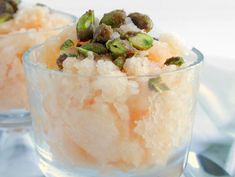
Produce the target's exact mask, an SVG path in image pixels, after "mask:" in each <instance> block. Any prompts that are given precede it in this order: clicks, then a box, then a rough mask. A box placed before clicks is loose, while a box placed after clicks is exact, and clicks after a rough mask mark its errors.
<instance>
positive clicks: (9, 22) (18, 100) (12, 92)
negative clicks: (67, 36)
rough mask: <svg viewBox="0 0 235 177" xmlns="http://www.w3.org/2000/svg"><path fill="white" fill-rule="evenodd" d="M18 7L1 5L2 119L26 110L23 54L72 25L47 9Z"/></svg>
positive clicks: (7, 1)
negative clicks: (11, 112)
mask: <svg viewBox="0 0 235 177" xmlns="http://www.w3.org/2000/svg"><path fill="white" fill-rule="evenodd" d="M18 3H19V2H18V1H17V0H1V1H0V115H3V116H4V115H5V114H6V115H7V114H8V113H9V112H10V111H12V110H19V109H20V110H22V109H23V110H27V109H28V102H27V96H26V95H27V94H26V86H25V77H24V71H23V65H22V55H23V53H24V52H25V51H26V50H28V49H29V48H31V47H32V46H34V45H36V44H39V43H42V42H44V41H45V40H46V39H47V38H49V37H50V36H52V35H56V34H58V33H59V32H60V31H61V30H62V27H65V26H66V25H68V24H71V23H73V21H75V17H73V16H70V15H66V14H63V13H60V12H56V11H53V10H51V9H49V8H48V7H46V6H42V5H34V6H27V7H23V6H22V7H21V6H20V7H18ZM9 9H10V10H9ZM11 9H12V11H11ZM13 9H14V11H13Z"/></svg>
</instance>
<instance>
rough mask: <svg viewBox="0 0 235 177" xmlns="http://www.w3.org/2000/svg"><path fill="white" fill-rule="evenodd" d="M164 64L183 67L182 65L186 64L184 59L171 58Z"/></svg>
mask: <svg viewBox="0 0 235 177" xmlns="http://www.w3.org/2000/svg"><path fill="white" fill-rule="evenodd" d="M164 64H165V65H176V66H181V65H182V64H184V59H183V58H182V57H171V58H168V59H167V60H166V61H165V63H164Z"/></svg>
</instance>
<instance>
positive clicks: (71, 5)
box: [24, 0, 235, 60]
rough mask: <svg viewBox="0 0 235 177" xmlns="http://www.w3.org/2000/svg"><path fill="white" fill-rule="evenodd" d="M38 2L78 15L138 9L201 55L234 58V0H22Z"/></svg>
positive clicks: (158, 26)
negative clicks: (194, 47) (90, 12)
mask: <svg viewBox="0 0 235 177" xmlns="http://www.w3.org/2000/svg"><path fill="white" fill-rule="evenodd" d="M24 2H27V3H36V2H40V3H43V4H46V5H49V6H50V7H53V8H55V9H59V10H63V11H65V12H68V13H71V14H74V15H81V14H82V13H83V12H84V11H85V10H87V9H94V10H96V11H97V13H100V14H102V13H103V12H105V11H108V10H111V9H115V8H124V9H126V10H129V11H141V12H144V13H147V14H149V15H150V16H151V18H152V19H154V22H155V27H156V28H157V29H158V28H161V30H163V31H171V32H172V31H173V32H176V33H178V34H179V35H180V36H182V37H183V38H184V39H185V41H187V42H188V43H189V44H190V45H194V46H197V47H198V48H200V50H201V51H202V52H203V53H204V54H205V55H210V56H211V55H213V56H223V57H224V56H226V57H229V58H233V59H234V60H235V52H234V50H235V44H234V40H235V1H234V0H197V1H195V0H177V1H173V0H138V1H135V0H118V1H114V0H113V1H104V0H103V1H102V0H85V1H81V0H76V1H75V0H24Z"/></svg>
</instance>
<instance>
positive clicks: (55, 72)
mask: <svg viewBox="0 0 235 177" xmlns="http://www.w3.org/2000/svg"><path fill="white" fill-rule="evenodd" d="M52 39H53V37H52ZM46 43H47V42H46ZM44 45H45V43H43V44H39V45H36V46H34V47H32V48H30V49H29V50H27V51H26V52H25V53H24V55H23V64H24V65H25V66H29V67H30V68H34V69H35V70H40V71H41V72H43V73H48V74H51V75H61V76H65V77H68V76H70V77H71V76H73V77H74V76H77V77H83V78H91V77H93V76H88V75H82V74H79V73H69V72H61V71H59V70H54V69H48V68H45V67H43V65H42V64H36V63H34V62H32V61H31V60H30V56H31V54H32V53H33V52H35V50H37V49H39V48H41V47H43V46H44ZM191 51H192V52H193V53H194V54H196V57H197V59H196V60H195V61H194V62H193V63H191V64H190V65H188V66H185V67H181V68H179V69H176V70H171V71H161V72H160V73H156V74H143V75H125V76H123V75H114V76H110V75H99V76H96V77H103V78H123V77H125V78H145V77H148V78H150V77H157V76H161V75H167V74H173V73H179V72H183V71H187V70H190V69H193V68H195V67H197V66H199V65H200V64H201V63H203V61H204V55H203V54H202V53H201V52H200V51H199V50H198V49H197V48H195V47H193V48H192V49H191Z"/></svg>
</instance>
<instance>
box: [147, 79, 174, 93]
mask: <svg viewBox="0 0 235 177" xmlns="http://www.w3.org/2000/svg"><path fill="white" fill-rule="evenodd" d="M148 86H149V88H150V89H151V90H154V91H156V92H159V93H162V92H164V91H167V90H169V88H168V86H167V85H166V84H165V83H164V82H163V81H162V79H161V77H160V76H159V77H156V78H152V79H149V81H148Z"/></svg>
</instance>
